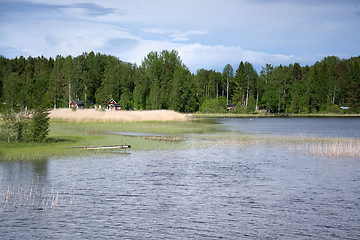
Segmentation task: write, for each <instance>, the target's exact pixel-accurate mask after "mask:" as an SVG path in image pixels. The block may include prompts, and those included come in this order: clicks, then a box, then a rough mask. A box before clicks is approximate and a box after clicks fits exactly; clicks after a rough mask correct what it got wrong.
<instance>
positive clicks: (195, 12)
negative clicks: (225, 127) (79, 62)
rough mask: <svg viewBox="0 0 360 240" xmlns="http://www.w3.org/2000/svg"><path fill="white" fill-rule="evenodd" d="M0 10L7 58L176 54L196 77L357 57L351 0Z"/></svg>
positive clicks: (54, 4) (3, 4)
mask: <svg viewBox="0 0 360 240" xmlns="http://www.w3.org/2000/svg"><path fill="white" fill-rule="evenodd" d="M17 4H22V5H21V6H20V7H18V6H17ZM0 9H5V10H6V11H4V14H2V15H0V20H1V24H0V36H1V38H0V51H1V52H0V54H3V55H5V56H6V57H16V56H19V55H25V56H28V55H31V56H38V55H44V56H47V57H49V56H51V57H55V56H56V55H57V54H61V55H73V56H76V55H78V54H81V53H82V52H84V51H95V52H97V51H99V52H101V53H105V54H112V55H115V56H118V57H119V58H120V59H122V60H124V61H130V62H136V63H138V64H139V63H141V60H142V59H143V58H144V57H145V56H146V55H147V54H148V53H149V52H150V51H162V50H164V49H168V50H171V49H175V50H178V51H179V54H180V56H181V58H182V60H183V62H184V63H185V64H186V65H187V66H188V67H189V68H190V69H191V70H192V71H193V72H194V71H196V69H198V68H207V69H212V68H214V69H217V70H222V68H223V66H225V64H227V63H230V64H232V65H233V66H236V65H238V64H239V62H240V61H248V62H250V63H253V64H254V65H257V66H264V65H265V64H266V63H271V64H273V65H278V64H290V63H294V62H300V63H301V64H313V63H314V62H315V61H317V60H321V58H322V57H323V56H327V55H333V54H334V55H338V56H342V57H351V56H357V55H359V54H360V52H359V50H360V49H359V48H358V42H359V41H360V29H359V28H358V27H357V25H358V24H357V23H358V22H359V15H356V11H357V10H356V9H355V6H353V5H352V4H351V3H350V1H330V2H329V1H310V0H304V1H283V0H273V1H271V0H269V1H264V0H251V1H250V0H182V1H167V0H154V1H147V0H122V1H112V0H104V1H102V2H101V3H97V2H95V1H94V0H53V1H51V2H49V1H47V0H31V2H30V1H29V2H26V0H25V1H13V0H0Z"/></svg>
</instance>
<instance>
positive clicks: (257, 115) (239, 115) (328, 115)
mask: <svg viewBox="0 0 360 240" xmlns="http://www.w3.org/2000/svg"><path fill="white" fill-rule="evenodd" d="M192 116H193V117H194V118H360V114H331V113H321V114H320V113H314V114H312V113H309V114H301V113H299V114H282V113H280V114H277V113H254V114H249V113H193V114H192Z"/></svg>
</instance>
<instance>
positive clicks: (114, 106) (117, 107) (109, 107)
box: [106, 99, 122, 111]
mask: <svg viewBox="0 0 360 240" xmlns="http://www.w3.org/2000/svg"><path fill="white" fill-rule="evenodd" d="M106 109H107V110H113V111H119V110H122V107H121V106H120V104H118V103H117V102H116V101H115V100H114V99H111V100H110V101H109V102H108V104H107V107H106Z"/></svg>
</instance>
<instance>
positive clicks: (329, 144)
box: [293, 139, 360, 158]
mask: <svg viewBox="0 0 360 240" xmlns="http://www.w3.org/2000/svg"><path fill="white" fill-rule="evenodd" d="M293 148H294V149H295V150H297V151H300V152H303V153H306V154H311V155H315V156H326V157H350V158H359V157H360V140H359V139H324V140H317V141H315V142H302V143H300V144H297V145H295V146H293Z"/></svg>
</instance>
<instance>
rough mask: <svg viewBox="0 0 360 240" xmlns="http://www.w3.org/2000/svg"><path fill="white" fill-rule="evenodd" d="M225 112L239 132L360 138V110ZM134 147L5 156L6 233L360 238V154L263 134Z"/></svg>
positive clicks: (1, 169) (225, 124) (2, 215)
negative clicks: (356, 115)
mask: <svg viewBox="0 0 360 240" xmlns="http://www.w3.org/2000/svg"><path fill="white" fill-rule="evenodd" d="M323 120H324V119H323ZM217 121H218V122H219V123H220V125H219V126H221V127H222V128H225V129H227V131H231V134H232V135H234V134H244V133H246V134H253V135H259V134H267V135H268V134H270V135H277V134H280V135H290V136H296V135H297V134H302V135H308V136H316V137H319V136H325V137H347V138H359V135H358V134H359V131H358V130H359V126H360V123H359V119H350V120H349V119H327V120H326V119H325V120H324V121H319V120H318V119H280V118H279V119H252V120H250V119H218V120H217ZM314 125H316V126H318V127H314ZM326 125H327V126H326ZM321 129H322V130H321ZM330 129H335V130H336V131H337V133H336V132H334V131H333V130H332V131H331V133H329V130H330ZM279 130H281V131H279ZM314 131H316V132H314ZM224 134H230V132H229V133H224ZM191 141H201V140H198V139H191ZM129 152H130V154H94V155H93V156H91V157H90V156H83V157H73V158H64V159H47V160H43V161H37V162H27V161H19V162H2V161H0V180H1V181H0V236H1V237H3V238H4V239H265V238H270V239H360V228H359V226H360V205H359V204H360V171H359V170H360V159H358V158H327V157H318V156H312V155H305V154H301V153H299V152H296V151H292V150H291V149H288V148H285V147H283V146H279V145H278V144H276V143H263V142H254V143H252V144H239V145H236V144H235V145H234V144H233V145H226V144H225V145H221V144H214V145H212V144H209V145H208V146H207V147H199V146H198V147H195V146H194V147H189V148H188V149H185V150H167V151H129Z"/></svg>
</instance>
